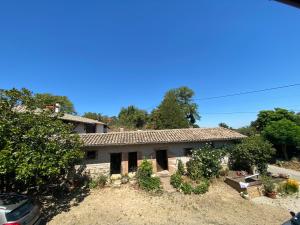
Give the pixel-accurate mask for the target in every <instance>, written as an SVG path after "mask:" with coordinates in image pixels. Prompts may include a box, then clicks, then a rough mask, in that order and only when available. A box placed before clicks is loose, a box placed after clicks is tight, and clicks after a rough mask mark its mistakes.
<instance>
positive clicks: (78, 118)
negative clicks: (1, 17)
mask: <svg viewBox="0 0 300 225" xmlns="http://www.w3.org/2000/svg"><path fill="white" fill-rule="evenodd" d="M13 110H15V111H16V112H20V113H24V112H27V111H28V110H27V109H26V106H23V105H18V106H16V107H14V108H13ZM34 112H36V113H40V112H42V110H41V109H35V110H34ZM59 118H60V119H62V120H67V121H73V122H79V123H90V124H104V123H102V122H100V121H98V120H93V119H89V118H85V117H82V116H75V115H72V114H68V113H64V114H63V116H61V117H59Z"/></svg>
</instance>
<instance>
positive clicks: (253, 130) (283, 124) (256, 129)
mask: <svg viewBox="0 0 300 225" xmlns="http://www.w3.org/2000/svg"><path fill="white" fill-rule="evenodd" d="M219 126H221V127H225V128H229V129H233V128H231V127H229V126H228V125H227V124H225V123H220V124H219ZM236 131H238V132H240V133H242V134H244V135H247V136H255V135H256V136H261V137H262V138H264V139H265V140H267V141H269V142H271V143H272V144H273V145H274V147H275V148H276V149H277V156H280V157H284V158H285V159H286V160H287V159H289V158H290V157H292V156H294V155H299V154H300V114H299V113H295V112H293V111H289V110H286V109H282V108H275V109H274V110H262V111H260V112H259V113H258V115H257V119H256V120H255V121H253V122H251V123H250V125H249V126H245V127H241V128H238V129H236Z"/></svg>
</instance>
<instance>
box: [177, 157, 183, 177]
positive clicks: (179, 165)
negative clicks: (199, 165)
mask: <svg viewBox="0 0 300 225" xmlns="http://www.w3.org/2000/svg"><path fill="white" fill-rule="evenodd" d="M177 172H178V173H179V174H180V175H184V165H183V162H182V160H181V159H179V160H178V165H177Z"/></svg>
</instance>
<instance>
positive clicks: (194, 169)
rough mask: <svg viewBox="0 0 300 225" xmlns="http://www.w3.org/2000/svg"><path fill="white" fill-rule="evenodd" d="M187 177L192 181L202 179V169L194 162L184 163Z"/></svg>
mask: <svg viewBox="0 0 300 225" xmlns="http://www.w3.org/2000/svg"><path fill="white" fill-rule="evenodd" d="M186 168H187V175H188V176H189V177H190V178H191V179H192V180H199V179H201V178H202V176H203V175H202V168H201V166H200V165H199V163H198V162H197V161H196V160H189V161H188V162H187V163H186Z"/></svg>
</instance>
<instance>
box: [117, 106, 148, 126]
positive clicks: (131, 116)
mask: <svg viewBox="0 0 300 225" xmlns="http://www.w3.org/2000/svg"><path fill="white" fill-rule="evenodd" d="M118 120H119V125H120V126H124V127H126V128H138V129H141V128H144V127H145V125H146V123H147V120H148V113H147V112H146V111H145V110H141V109H138V108H137V107H135V106H133V105H131V106H128V107H127V108H122V109H121V111H120V113H119V116H118Z"/></svg>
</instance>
